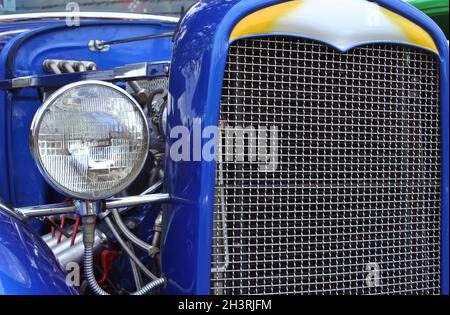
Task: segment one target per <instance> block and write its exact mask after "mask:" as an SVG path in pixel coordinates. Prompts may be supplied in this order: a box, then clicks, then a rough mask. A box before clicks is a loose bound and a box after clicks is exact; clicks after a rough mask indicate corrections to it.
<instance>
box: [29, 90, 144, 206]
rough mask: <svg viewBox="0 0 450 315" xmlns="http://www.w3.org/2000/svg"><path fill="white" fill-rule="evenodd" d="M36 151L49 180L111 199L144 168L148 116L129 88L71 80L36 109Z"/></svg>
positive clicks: (75, 192) (82, 195)
mask: <svg viewBox="0 0 450 315" xmlns="http://www.w3.org/2000/svg"><path fill="white" fill-rule="evenodd" d="M30 144H31V152H32V154H33V157H34V159H35V161H36V163H37V165H38V167H39V169H40V171H41V173H42V174H43V175H44V177H45V178H46V180H47V181H48V182H49V183H50V184H51V185H52V186H53V187H55V188H56V189H57V190H59V191H60V192H62V193H64V194H66V195H68V196H71V197H75V198H78V199H85V200H99V199H104V198H107V197H111V196H113V195H115V194H117V193H119V192H121V191H122V190H124V189H125V188H126V187H127V186H128V185H129V184H131V182H132V181H133V180H134V179H135V178H136V177H137V175H138V174H139V172H140V171H141V170H142V167H143V166H144V163H145V161H146V158H147V154H148V149H149V134H148V126H147V120H146V118H145V115H144V113H143V112H142V110H141V108H140V106H139V105H138V104H137V102H136V101H135V100H134V99H133V98H132V97H131V96H130V95H129V94H128V93H127V92H125V91H124V90H122V89H120V88H118V87H117V86H115V85H113V84H110V83H105V82H101V81H84V82H77V83H74V84H69V85H67V86H65V87H63V88H61V89H59V90H58V91H56V92H55V93H53V94H52V95H51V96H50V97H49V98H48V100H46V101H45V102H44V104H43V105H42V106H41V107H40V108H39V110H38V111H37V113H36V115H35V117H34V120H33V123H32V126H31V136H30Z"/></svg>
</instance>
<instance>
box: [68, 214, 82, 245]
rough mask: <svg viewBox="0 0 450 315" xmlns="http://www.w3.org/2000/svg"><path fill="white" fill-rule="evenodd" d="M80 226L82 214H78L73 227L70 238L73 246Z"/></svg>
mask: <svg viewBox="0 0 450 315" xmlns="http://www.w3.org/2000/svg"><path fill="white" fill-rule="evenodd" d="M79 226H80V216H79V215H77V217H76V219H75V226H74V228H73V233H72V238H71V239H70V246H73V245H74V244H75V238H76V237H77V233H78V227H79Z"/></svg>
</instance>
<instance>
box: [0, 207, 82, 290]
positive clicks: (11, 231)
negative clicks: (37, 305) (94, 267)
mask: <svg viewBox="0 0 450 315" xmlns="http://www.w3.org/2000/svg"><path fill="white" fill-rule="evenodd" d="M77 293H78V292H77V290H76V289H75V288H73V287H69V286H67V284H66V274H65V273H64V271H63V270H62V269H61V267H60V266H59V264H58V262H57V261H56V259H55V257H54V256H53V253H52V252H51V251H50V249H49V248H48V246H47V245H46V244H45V243H44V242H43V241H42V239H41V238H40V237H39V236H37V235H36V234H35V233H34V232H33V231H32V230H31V229H30V227H29V226H27V225H26V224H24V223H22V222H20V221H18V220H17V219H14V218H12V217H11V216H9V215H7V214H6V213H4V212H3V211H2V210H0V295H3V294H40V295H47V294H48V295H50V294H51V295H53V294H64V295H66V294H77Z"/></svg>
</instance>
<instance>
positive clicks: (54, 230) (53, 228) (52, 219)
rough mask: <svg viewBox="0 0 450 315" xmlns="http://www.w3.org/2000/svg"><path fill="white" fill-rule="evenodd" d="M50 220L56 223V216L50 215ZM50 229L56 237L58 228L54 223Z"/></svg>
mask: <svg viewBox="0 0 450 315" xmlns="http://www.w3.org/2000/svg"><path fill="white" fill-rule="evenodd" d="M50 222H52V223H55V217H54V216H51V217H50ZM50 231H51V233H52V237H55V234H56V229H55V227H54V226H53V225H52V227H51V228H50Z"/></svg>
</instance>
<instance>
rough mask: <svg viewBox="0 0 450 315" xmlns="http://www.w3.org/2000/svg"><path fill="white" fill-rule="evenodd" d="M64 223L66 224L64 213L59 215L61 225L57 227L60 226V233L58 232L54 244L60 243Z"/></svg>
mask: <svg viewBox="0 0 450 315" xmlns="http://www.w3.org/2000/svg"><path fill="white" fill-rule="evenodd" d="M65 224H66V216H65V215H62V216H61V225H60V226H59V227H60V228H61V233H60V234H59V237H58V241H57V242H56V244H59V243H61V239H62V236H63V233H62V231H63V229H64V225H65Z"/></svg>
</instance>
